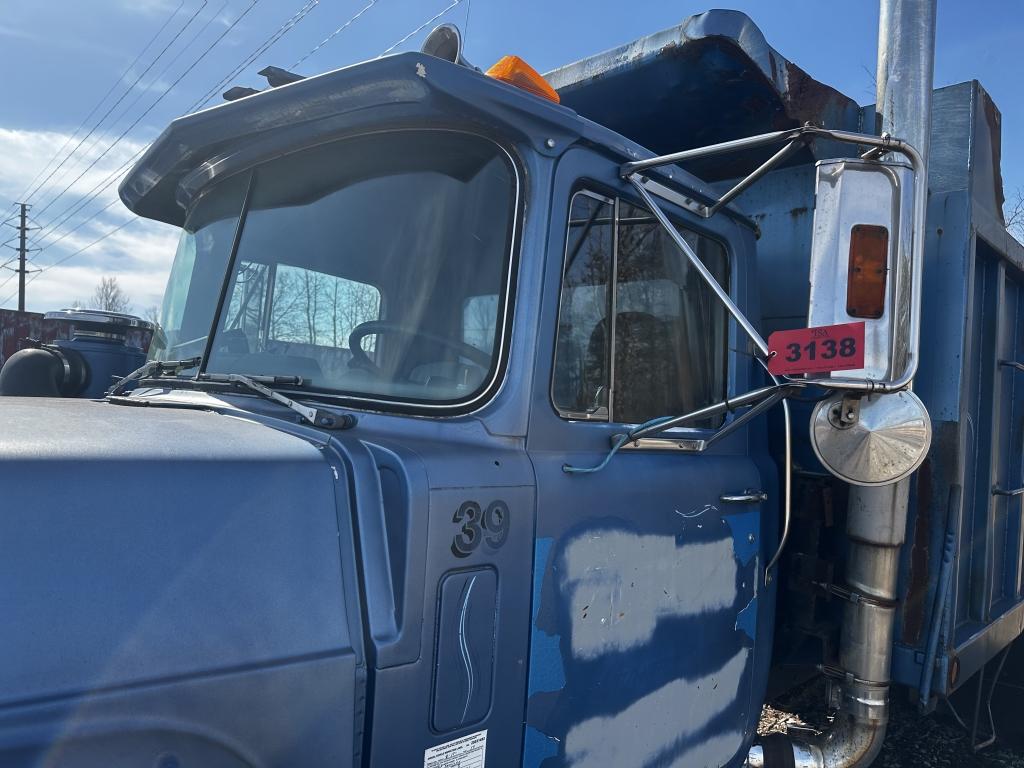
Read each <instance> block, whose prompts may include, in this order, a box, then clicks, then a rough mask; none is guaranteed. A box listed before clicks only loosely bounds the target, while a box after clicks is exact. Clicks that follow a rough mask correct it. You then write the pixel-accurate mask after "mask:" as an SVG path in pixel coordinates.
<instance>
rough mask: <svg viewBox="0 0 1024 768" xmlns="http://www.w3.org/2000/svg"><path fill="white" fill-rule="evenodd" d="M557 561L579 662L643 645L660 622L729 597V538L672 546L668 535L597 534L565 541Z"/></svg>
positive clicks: (723, 603)
mask: <svg viewBox="0 0 1024 768" xmlns="http://www.w3.org/2000/svg"><path fill="white" fill-rule="evenodd" d="M563 565H564V570H563V574H564V575H563V577H562V584H561V586H562V592H563V593H564V594H566V595H567V596H568V601H569V611H570V617H571V622H572V627H571V635H572V637H571V644H572V653H573V656H575V657H576V658H580V659H593V658H596V657H598V656H601V655H602V654H605V653H609V652H612V651H624V650H628V649H630V648H634V647H636V646H638V645H642V644H644V643H646V642H648V641H650V639H651V636H652V635H653V634H654V629H655V627H656V626H657V624H658V621H659V620H661V619H667V618H675V617H681V616H696V615H699V614H702V613H706V612H707V611H715V610H720V609H723V608H728V607H730V606H731V605H732V604H733V601H734V600H735V597H736V559H735V556H734V553H733V546H732V539H731V538H725V539H719V540H718V541H711V542H704V543H700V544H684V545H683V546H681V547H679V546H676V539H675V537H674V536H641V535H638V534H635V533H629V532H627V531H601V532H598V533H589V534H586V535H584V536H581V537H579V538H577V539H575V540H573V541H572V542H570V543H569V545H568V546H567V547H566V549H565V554H564V556H563Z"/></svg>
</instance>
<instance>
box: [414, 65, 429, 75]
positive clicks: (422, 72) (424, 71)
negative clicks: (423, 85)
mask: <svg viewBox="0 0 1024 768" xmlns="http://www.w3.org/2000/svg"><path fill="white" fill-rule="evenodd" d="M416 74H417V75H419V76H420V77H422V78H426V76H427V68H426V67H424V66H423V65H422V64H420V63H418V62H417V64H416Z"/></svg>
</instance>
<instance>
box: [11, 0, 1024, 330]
mask: <svg viewBox="0 0 1024 768" xmlns="http://www.w3.org/2000/svg"><path fill="white" fill-rule="evenodd" d="M710 7H714V6H709V5H706V4H705V3H702V2H689V1H688V0H672V1H671V2H670V1H668V0H633V1H632V2H628V3H625V2H611V1H610V0H590V1H589V2H587V3H581V2H579V1H578V0H514V1H513V2H509V1H508V0H88V1H87V2H82V1H81V0H48V2H45V3H42V2H33V3H26V2H15V1H14V0H6V2H4V1H2V0H0V8H3V13H2V14H0V72H3V79H2V81H0V104H2V107H0V221H2V220H5V219H7V218H8V217H9V216H11V215H13V214H15V212H16V209H15V207H14V203H15V202H20V201H22V200H25V199H26V198H27V202H28V203H30V204H31V205H32V209H31V211H30V216H31V217H32V218H31V222H30V223H31V224H32V225H33V226H37V227H39V229H36V230H34V231H33V232H32V233H31V234H32V238H33V243H32V245H33V247H34V248H36V249H39V250H34V251H33V252H32V253H31V254H30V257H31V263H30V267H31V268H33V269H37V270H41V271H38V272H35V273H33V274H32V275H30V283H29V285H28V288H27V308H28V309H30V310H35V311H46V310H50V309H57V308H60V307H64V306H70V305H72V304H74V303H75V302H76V301H82V302H85V303H87V299H88V297H89V296H91V294H92V292H93V289H94V287H95V285H96V284H97V283H98V282H99V280H100V278H101V277H102V276H104V275H116V276H117V278H118V280H119V282H120V284H121V285H122V287H123V288H124V289H125V290H126V291H127V293H128V295H129V297H130V299H131V301H132V304H133V309H134V310H135V311H136V312H137V313H140V314H141V313H145V312H147V310H148V309H149V308H150V307H153V306H155V305H158V304H159V302H160V300H161V297H162V295H163V290H164V284H165V282H166V279H167V272H168V270H169V268H170V264H171V260H172V258H173V255H174V248H175V243H176V240H177V234H176V232H175V230H174V228H172V227H170V226H167V225H164V224H158V223H155V222H151V221H147V220H141V219H137V218H136V217H134V216H132V215H131V214H130V213H129V212H128V211H127V210H126V209H125V208H124V206H123V205H122V204H121V202H120V201H119V200H118V199H117V194H116V190H117V183H116V181H117V179H118V178H119V176H120V174H121V173H122V172H123V170H124V169H127V168H128V167H130V164H131V162H132V160H133V158H134V157H135V156H136V155H137V154H138V153H140V152H141V151H142V150H143V149H144V148H145V146H146V145H147V143H148V142H150V141H152V139H154V138H155V137H156V136H157V135H158V134H159V133H160V131H161V130H162V129H163V127H164V126H165V125H166V124H167V123H168V122H170V121H171V120H172V119H174V118H175V117H177V116H179V115H181V114H185V113H187V112H189V111H191V110H194V109H195V108H196V105H199V104H203V103H204V99H205V98H206V96H207V95H208V94H210V95H211V98H210V99H209V101H207V102H205V103H207V104H216V103H219V101H220V97H219V94H220V93H221V92H222V91H224V90H226V88H227V87H229V86H231V85H249V86H253V87H262V86H264V85H265V82H264V81H263V80H262V79H261V78H259V77H257V76H256V74H255V73H256V72H257V71H258V70H260V69H262V68H263V67H264V66H266V65H268V64H273V65H276V66H280V67H284V68H287V69H293V70H294V71H297V72H300V73H302V74H317V73H319V72H324V71H328V70H331V69H335V68H337V67H340V66H344V65H347V64H352V63H355V62H358V61H363V60H365V59H369V58H374V57H376V56H378V55H380V54H381V53H383V52H384V51H385V50H387V49H389V48H390V49H392V50H394V51H396V52H397V51H403V50H418V48H419V46H420V44H421V43H422V40H423V38H424V37H425V35H426V34H427V33H428V32H429V30H430V29H431V28H433V27H434V26H435V25H436V24H438V23H441V22H443V21H450V22H454V23H456V24H458V25H459V26H460V27H461V28H462V29H463V30H464V32H465V35H466V46H465V55H466V58H467V59H468V60H469V61H471V62H472V63H474V64H476V65H478V66H481V67H482V68H485V69H486V68H487V67H488V66H490V64H492V63H493V62H494V61H496V60H497V59H499V58H500V57H501V56H503V55H504V54H506V53H515V54H517V55H519V56H522V57H523V58H524V59H526V60H527V61H528V62H530V63H531V64H532V65H533V66H534V67H535V68H536V69H538V70H539V71H541V72H544V71H547V70H550V69H553V68H555V67H557V66H559V65H561V64H565V63H568V62H571V61H575V60H577V59H580V58H584V57H586V56H588V55H591V54H593V53H597V52H600V51H603V50H606V49H608V48H612V47H615V46H617V45H620V44H622V43H626V42H629V41H630V40H633V39H636V38H638V37H642V36H644V35H647V34H650V33H651V32H655V31H658V30H660V29H664V28H667V27H671V26H674V25H676V24H678V23H680V22H681V21H682V20H683V19H685V18H686V17H688V16H690V15H692V14H694V13H700V12H701V11H705V10H708V8H710ZM726 7H730V8H734V9H736V10H741V11H744V12H745V13H747V14H748V15H749V16H750V17H751V18H752V19H753V20H754V22H755V23H756V24H757V25H758V26H759V27H760V28H761V30H762V31H763V32H764V34H765V37H766V38H767V40H768V42H769V44H770V45H772V46H773V47H774V48H775V49H776V50H778V51H779V52H780V53H782V54H783V55H784V56H785V57H787V58H788V59H790V60H792V61H794V62H795V63H797V64H798V65H799V66H801V67H802V68H803V69H805V70H806V71H807V72H808V73H810V74H811V76H813V77H814V78H816V79H818V80H821V81H822V82H825V83H827V84H829V85H831V86H833V87H835V88H837V89H838V90H840V91H842V92H843V93H845V94H846V95H848V96H850V97H851V98H853V99H855V100H856V101H857V102H858V103H860V104H869V103H873V102H874V100H875V99H874V85H873V81H874V71H875V59H876V45H877V34H878V3H877V2H876V1H875V0H848V2H844V3H840V2H837V1H836V0H813V1H812V0H759V1H744V2H741V1H739V0H734V1H733V2H730V3H727V4H726ZM438 14H440V15H439V16H438ZM435 16H438V17H437V18H436V19H433V20H432V18H433V17H435ZM346 22H349V23H348V25H347V26H345V24H346ZM339 29H340V30H341V31H340V32H337V34H333V36H332V33H335V32H336V30H339ZM329 37H330V39H329V40H327V42H323V41H324V40H325V39H327V38H329ZM1022 40H1024V0H972V2H969V3H967V2H963V1H962V0H938V27H937V33H936V60H935V85H936V87H940V86H944V85H950V84H952V83H958V82H962V81H965V80H970V79H977V80H980V81H981V83H982V85H983V86H984V87H985V88H986V89H987V90H988V92H989V93H990V94H991V95H992V97H993V99H994V100H995V102H996V104H997V105H998V107H999V108H1000V110H1001V111H1002V115H1003V169H1002V170H1003V178H1004V184H1005V188H1006V190H1007V197H1010V196H1011V194H1012V193H1013V191H1014V190H1016V189H1018V188H1020V187H1024V142H1020V141H1015V137H1016V136H1020V135H1022V131H1024V87H1022V86H1021V81H1020V79H1019V75H1018V72H1019V71H1020V64H1019V61H1018V59H1019V54H1018V52H1017V51H1016V47H1017V46H1019V45H1021V41H1022ZM322 42H323V44H322V45H320V47H317V46H318V45H319V44H321V43H322ZM72 150H74V151H72ZM14 234H15V232H14V231H13V230H12V229H11V228H10V227H9V226H5V227H3V228H2V231H0V242H3V241H6V240H7V239H8V238H9V237H10V236H12V235H14ZM100 238H103V239H102V240H99V239H100ZM98 240H99V242H97V241H98ZM93 243H96V244H95V245H92V244H93ZM12 244H13V243H7V247H3V248H0V264H4V263H5V262H7V260H8V259H9V258H11V257H13V256H14V252H13V251H12V250H10V247H9V246H10V245H12ZM90 246H91V247H90ZM8 266H13V264H10V265H8ZM5 281H6V282H5ZM16 288H17V280H16V278H14V277H13V273H12V272H10V271H9V270H8V269H3V270H0V307H5V308H9V307H15V306H16V302H17V294H16V292H15V291H16Z"/></svg>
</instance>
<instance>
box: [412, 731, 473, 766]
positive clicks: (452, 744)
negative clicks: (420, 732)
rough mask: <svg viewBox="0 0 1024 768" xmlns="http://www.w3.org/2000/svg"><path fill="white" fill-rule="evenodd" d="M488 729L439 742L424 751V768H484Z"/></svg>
mask: <svg viewBox="0 0 1024 768" xmlns="http://www.w3.org/2000/svg"><path fill="white" fill-rule="evenodd" d="M486 756H487V731H477V732H476V733H471V734H469V735H468V736H463V737H462V738H461V739H455V740H454V741H448V742H445V743H444V744H438V745H437V746H436V747H431V748H430V749H428V750H426V751H424V753H423V768H484V758H485V757H486Z"/></svg>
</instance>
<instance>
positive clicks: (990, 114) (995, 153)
mask: <svg viewBox="0 0 1024 768" xmlns="http://www.w3.org/2000/svg"><path fill="white" fill-rule="evenodd" d="M978 90H979V91H981V105H982V108H983V109H984V110H985V125H986V126H987V127H988V132H989V142H990V144H991V145H992V181H993V183H994V186H995V193H996V211H997V212H998V214H999V220H1000V221H1003V203H1005V202H1006V198H1005V197H1003V173H1002V167H1001V166H1000V163H1001V161H1002V155H1003V116H1002V115H1001V114H1000V112H999V107H997V106H996V104H995V102H994V101H992V97H991V96H989V95H988V94H987V93H985V91H982V90H981V89H980V88H979V89H978ZM1003 223H1004V224H1005V223H1006V222H1005V221H1003Z"/></svg>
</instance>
